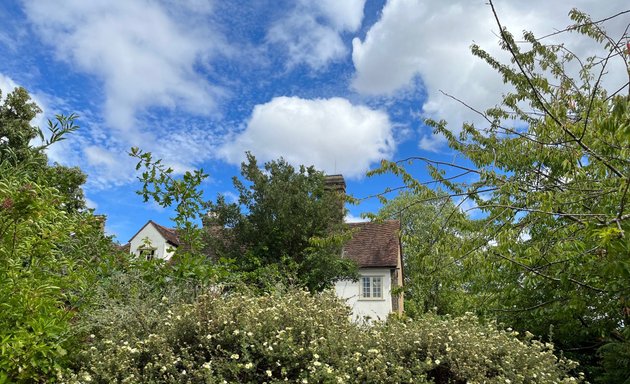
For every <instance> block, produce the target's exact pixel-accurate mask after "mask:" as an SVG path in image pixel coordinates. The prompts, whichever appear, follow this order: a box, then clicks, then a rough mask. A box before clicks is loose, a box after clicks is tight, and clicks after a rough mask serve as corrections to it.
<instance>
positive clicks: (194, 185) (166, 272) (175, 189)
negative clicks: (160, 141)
mask: <svg viewBox="0 0 630 384" xmlns="http://www.w3.org/2000/svg"><path fill="white" fill-rule="evenodd" d="M130 156H132V157H135V158H137V159H138V163H137V165H136V170H139V169H141V168H142V169H143V172H142V175H141V176H140V177H138V179H139V180H140V181H141V182H142V189H141V190H139V191H137V193H138V194H139V195H141V196H142V197H143V199H144V201H145V202H147V201H149V199H152V200H153V201H154V202H155V203H157V204H158V205H160V206H162V207H165V208H166V207H174V210H175V216H174V217H172V220H173V222H174V223H175V227H176V230H177V235H178V237H179V240H180V242H181V244H180V246H179V247H178V248H177V249H176V251H175V254H174V255H173V260H174V261H175V262H174V263H169V265H168V267H166V266H165V263H164V261H163V260H154V261H152V262H150V263H143V262H139V263H137V267H140V268H141V269H143V270H145V271H149V273H147V274H145V277H146V278H147V279H148V280H151V281H152V283H153V284H154V285H155V286H156V288H157V287H160V289H168V287H167V286H170V288H173V287H178V288H179V289H180V290H182V292H188V294H190V296H191V297H195V296H196V295H197V292H198V291H199V290H200V289H203V287H205V286H209V285H211V284H213V283H214V282H216V280H217V279H220V278H225V276H226V273H227V270H226V268H224V266H223V265H215V264H214V263H212V262H211V260H210V259H209V258H208V256H207V254H206V250H207V247H206V244H205V236H204V234H205V232H204V230H203V228H200V226H199V222H200V221H201V219H202V217H203V216H204V214H203V209H204V206H205V202H204V201H203V199H202V195H203V191H202V190H201V188H200V186H201V184H202V183H203V181H204V180H205V179H206V178H207V177H208V175H207V174H205V173H204V172H203V170H194V171H193V172H190V171H186V172H185V173H184V174H183V175H182V177H180V178H176V177H175V176H174V174H173V169H172V168H170V167H166V166H164V165H163V164H162V160H161V159H158V160H154V159H153V155H152V154H151V153H150V152H143V151H142V150H140V149H138V148H135V147H134V148H131V152H130Z"/></svg>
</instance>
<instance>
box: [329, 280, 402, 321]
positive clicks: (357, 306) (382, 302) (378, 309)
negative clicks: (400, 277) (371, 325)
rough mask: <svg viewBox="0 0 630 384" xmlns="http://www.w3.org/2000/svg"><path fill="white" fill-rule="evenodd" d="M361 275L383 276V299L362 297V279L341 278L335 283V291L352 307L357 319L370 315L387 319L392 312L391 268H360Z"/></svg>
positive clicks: (378, 318) (374, 318) (371, 317)
mask: <svg viewBox="0 0 630 384" xmlns="http://www.w3.org/2000/svg"><path fill="white" fill-rule="evenodd" d="M359 274H360V275H361V276H381V277H382V279H383V280H382V281H383V298H382V299H362V298H361V279H360V278H359V280H358V281H350V280H341V281H338V282H337V283H336V284H335V293H336V294H337V296H339V297H340V298H342V299H344V300H345V301H346V303H348V305H349V306H350V307H351V308H352V315H353V317H354V318H355V319H361V318H365V317H369V318H370V319H373V320H385V319H386V318H387V316H388V315H389V314H390V313H391V312H392V279H391V270H390V269H389V268H360V269H359Z"/></svg>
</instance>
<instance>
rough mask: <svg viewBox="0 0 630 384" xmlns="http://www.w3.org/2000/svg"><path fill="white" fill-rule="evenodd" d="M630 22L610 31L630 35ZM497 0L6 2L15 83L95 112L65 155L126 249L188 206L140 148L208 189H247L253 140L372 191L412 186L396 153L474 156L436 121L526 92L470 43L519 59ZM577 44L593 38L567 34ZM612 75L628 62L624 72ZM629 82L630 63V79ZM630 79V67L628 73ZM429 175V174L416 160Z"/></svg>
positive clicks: (3, 37)
mask: <svg viewBox="0 0 630 384" xmlns="http://www.w3.org/2000/svg"><path fill="white" fill-rule="evenodd" d="M495 6H496V9H497V12H498V14H499V16H500V18H501V22H502V24H503V25H504V26H505V27H507V28H508V29H509V30H511V31H512V32H513V33H514V34H515V35H519V34H520V32H521V31H523V30H530V31H533V32H534V33H535V34H536V35H538V36H542V35H547V34H550V33H553V32H554V31H557V30H560V29H563V28H565V27H567V26H568V25H570V24H571V21H570V19H569V17H568V12H569V11H570V10H571V9H572V8H578V9H580V10H583V11H585V12H587V13H589V14H590V15H591V17H592V19H593V20H599V19H603V18H605V17H608V16H611V15H614V14H616V13H618V12H621V11H624V10H627V9H628V8H630V7H629V6H628V4H627V0H607V1H598V0H573V1H565V0H555V1H548V0H530V1H527V2H525V1H521V0H495ZM629 23H630V16H628V14H625V15H624V16H621V17H617V18H615V19H612V20H610V21H609V22H607V23H606V24H604V27H605V28H606V29H607V30H608V31H610V33H611V34H612V35H617V36H620V35H621V34H622V33H623V29H624V28H625V27H626V26H627V25H628V24H629ZM498 31H499V29H498V27H497V25H496V23H495V21H494V18H493V15H492V12H491V9H490V7H489V5H488V4H487V1H486V0H450V1H443V0H317V1H315V0H313V1H306V0H293V1H282V0H250V1H219V0H161V1H160V0H155V1H150V0H48V1H41V0H24V1H14V0H3V1H2V2H1V3H0V57H1V58H2V59H1V60H0V89H1V90H2V91H3V94H6V92H7V91H10V90H11V89H13V88H14V87H16V86H22V87H24V88H26V89H27V90H28V91H29V92H30V93H31V95H32V97H33V98H34V100H35V101H36V102H37V103H38V104H39V105H40V107H42V109H43V111H44V113H43V114H42V115H41V116H38V117H37V118H36V119H35V121H34V122H33V124H36V125H39V126H41V127H44V126H45V122H46V119H48V118H52V117H53V116H54V115H55V114H59V113H63V114H69V113H77V114H78V115H79V116H80V117H79V119H78V120H77V124H78V125H80V126H81V129H80V130H79V131H78V132H77V133H75V134H73V135H72V137H70V138H69V139H68V140H66V141H63V142H61V143H59V144H58V145H56V146H55V147H52V148H51V149H49V151H48V156H49V159H50V160H51V162H57V163H59V164H63V165H67V166H79V167H81V169H82V170H83V171H84V172H85V173H86V174H87V175H88V181H87V183H86V185H85V186H84V190H85V194H86V198H87V203H88V205H89V206H90V207H91V208H94V209H95V212H96V213H97V214H105V215H107V224H106V230H107V233H108V234H110V235H113V236H115V239H116V240H117V241H119V242H120V243H125V242H127V241H128V240H129V238H130V237H132V236H133V234H134V233H135V232H136V231H137V230H138V229H140V228H141V227H142V225H143V224H144V223H146V221H147V220H149V219H153V220H154V221H157V222H159V223H161V224H163V225H167V226H168V225H170V224H171V223H170V221H169V217H170V216H171V215H172V212H171V211H169V210H168V209H164V208H161V207H159V206H157V205H156V204H154V203H143V201H142V199H141V197H140V196H138V195H137V194H136V193H135V191H136V190H138V189H139V187H140V184H139V182H138V180H137V176H138V173H137V171H136V170H135V162H134V160H133V159H132V158H130V157H129V155H128V152H129V150H130V148H131V147H133V146H137V147H139V148H141V149H142V150H143V151H149V152H152V153H153V155H154V157H156V158H161V159H163V161H164V163H165V164H167V165H169V166H171V167H172V168H173V169H174V170H175V172H176V173H177V174H181V173H183V172H185V171H187V170H193V169H199V168H202V169H203V170H204V171H205V172H206V173H207V174H209V177H208V179H206V181H205V182H204V183H203V185H202V188H203V189H204V196H205V198H206V199H209V200H211V199H215V198H216V196H217V194H223V195H225V196H226V197H227V198H228V200H229V199H234V197H235V194H234V189H233V188H232V182H231V178H232V177H233V176H235V175H238V173H239V164H240V162H241V161H243V160H244V158H245V152H246V151H250V152H251V153H253V154H254V155H255V156H256V158H257V159H258V160H259V162H261V163H262V162H265V161H270V160H274V159H278V158H279V157H283V158H284V159H286V160H287V161H289V162H290V163H291V164H294V165H296V166H297V165H299V164H304V165H314V166H315V167H316V168H317V169H320V170H323V171H325V172H326V173H328V174H339V173H340V174H343V175H344V177H345V179H346V183H347V191H348V193H349V194H351V195H353V196H354V197H357V198H365V197H368V196H371V195H373V194H377V193H379V192H382V191H383V190H384V189H385V188H387V187H391V188H395V187H397V186H399V185H401V182H400V180H397V179H396V178H395V177H393V176H390V175H385V176H377V177H366V176H365V174H366V172H367V171H368V170H370V169H374V168H376V167H378V165H379V163H380V161H381V160H382V159H386V160H400V159H404V158H407V157H410V156H423V157H429V158H432V159H437V160H447V161H457V160H458V159H459V158H460V156H459V155H458V154H457V153H454V152H453V151H451V150H450V149H449V148H448V147H447V146H446V145H445V142H444V139H443V138H442V137H440V136H436V135H434V134H433V133H432V132H431V129H430V128H428V127H427V126H426V125H424V124H423V119H425V118H433V119H444V120H446V121H448V127H449V129H452V130H453V131H454V132H458V131H459V129H460V128H461V125H462V123H463V122H473V123H478V124H479V123H481V121H479V118H478V117H477V116H475V115H474V114H472V113H471V112H470V110H468V109H467V108H464V107H462V105H461V104H460V103H458V102H456V101H455V100H453V99H451V98H449V97H448V96H447V95H445V94H449V95H453V96H455V97H457V98H458V99H460V100H463V101H465V102H466V103H467V104H469V105H472V106H475V107H476V108H479V109H482V110H483V109H487V108H490V107H492V106H494V105H496V104H497V103H499V102H500V100H501V95H502V94H504V93H506V92H508V91H509V88H508V87H507V86H506V85H505V84H503V82H502V79H501V77H500V76H499V75H498V74H497V73H496V72H494V71H493V70H492V69H491V68H490V67H489V66H488V65H487V64H485V63H484V62H483V61H481V60H480V59H478V58H475V57H474V56H472V54H471V53H470V46H471V44H473V43H475V44H478V45H479V46H481V47H482V48H484V49H486V50H487V51H489V52H491V53H493V54H495V55H497V57H499V58H501V59H504V60H505V59H507V58H506V56H505V54H504V53H501V52H500V51H499V49H498V46H497V41H498V37H497V36H498ZM554 39H557V41H562V42H565V43H567V44H568V45H569V46H570V47H571V49H572V50H574V51H575V52H577V53H582V54H589V53H592V52H595V51H593V47H592V46H591V45H589V44H587V43H585V42H584V41H583V40H580V39H579V38H578V36H577V35H575V34H566V33H565V34H560V35H556V36H551V37H549V38H547V39H546V42H549V43H553V42H556V40H554ZM610 72H611V75H610V76H608V78H609V79H610V80H609V81H610V82H611V83H614V82H615V81H616V80H619V79H621V78H622V77H623V75H624V74H623V73H622V72H623V71H619V72H620V73H616V72H615V71H614V68H613V69H611V71H610ZM626 76H627V75H626ZM626 80H627V79H626ZM414 172H415V173H414V174H415V175H416V176H417V177H418V178H419V179H421V180H422V179H426V178H427V175H426V173H425V172H424V171H423V170H422V168H421V167H419V168H417V169H414ZM379 206H380V205H379V202H378V201H377V200H376V199H373V198H366V199H363V200H362V203H361V204H359V205H354V206H348V209H349V212H348V217H347V219H348V220H349V221H354V220H359V219H360V217H361V215H362V214H363V213H369V212H372V213H374V212H377V211H378V209H379Z"/></svg>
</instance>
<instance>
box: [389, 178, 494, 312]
mask: <svg viewBox="0 0 630 384" xmlns="http://www.w3.org/2000/svg"><path fill="white" fill-rule="evenodd" d="M445 196H446V198H445ZM377 218H382V219H389V218H392V219H393V218H395V219H399V220H400V221H401V234H400V237H401V241H402V244H403V250H404V252H403V265H404V268H405V274H404V279H405V281H404V284H403V290H404V294H405V313H407V315H409V316H412V317H416V316H418V315H420V314H422V313H426V312H435V313H437V314H440V315H444V314H451V315H462V314H464V313H465V312H466V311H469V310H470V309H471V308H474V307H476V304H475V303H474V301H475V300H478V299H480V298H479V297H478V296H474V295H470V291H469V290H468V289H466V288H465V283H466V282H469V281H470V280H471V277H472V276H471V275H474V274H475V273H476V269H475V265H474V262H475V261H473V259H472V258H460V257H458V255H459V254H461V253H466V252H472V251H474V250H475V249H476V248H479V247H480V246H481V245H482V244H483V243H482V242H480V241H479V239H477V238H476V237H475V233H476V232H475V230H476V223H474V222H473V221H471V220H470V219H468V217H467V216H466V214H465V213H463V212H462V211H461V209H460V206H459V205H455V204H454V203H453V202H452V201H451V200H450V199H448V195H446V194H445V193H443V192H440V191H434V190H432V189H428V188H427V189H424V190H422V191H416V193H411V192H410V191H404V192H402V193H400V194H399V195H398V196H397V197H395V198H394V199H392V200H389V201H387V202H386V203H385V204H384V206H383V207H382V208H381V210H380V211H379V214H378V216H377ZM453 249H457V250H458V252H457V253H455V252H453Z"/></svg>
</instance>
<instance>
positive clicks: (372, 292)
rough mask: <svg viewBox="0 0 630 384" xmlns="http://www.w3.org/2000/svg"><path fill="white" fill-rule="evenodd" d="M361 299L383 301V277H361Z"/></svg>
mask: <svg viewBox="0 0 630 384" xmlns="http://www.w3.org/2000/svg"><path fill="white" fill-rule="evenodd" d="M361 298H362V299H382V298H383V277H382V276H363V277H361Z"/></svg>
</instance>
